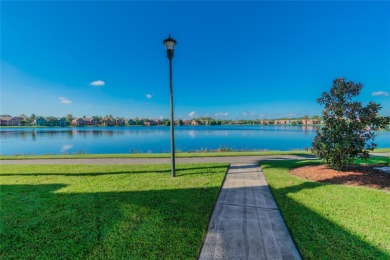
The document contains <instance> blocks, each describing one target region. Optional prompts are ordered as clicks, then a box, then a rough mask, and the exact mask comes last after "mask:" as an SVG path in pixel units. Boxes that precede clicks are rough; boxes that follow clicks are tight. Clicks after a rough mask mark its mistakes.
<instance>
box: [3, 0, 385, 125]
mask: <svg viewBox="0 0 390 260" xmlns="http://www.w3.org/2000/svg"><path fill="white" fill-rule="evenodd" d="M389 13H390V2H333V1H332V2H263V1H260V2H231V1H230V2H122V1H118V2H102V1H99V2H90V1H81V2H77V1H68V2H48V1H42V2H11V1H2V3H1V106H0V113H1V114H11V115H19V114H22V113H24V114H27V115H30V114H31V113H35V114H36V115H44V116H49V115H53V116H63V115H66V114H68V113H71V114H73V115H74V116H83V115H86V116H87V117H89V116H92V115H101V116H104V115H108V114H112V115H114V116H120V117H136V116H138V117H150V118H159V117H165V118H168V117H169V74H168V59H167V57H166V52H165V47H164V46H163V44H162V41H163V40H164V39H165V38H166V37H167V36H168V34H169V33H171V35H172V37H173V38H175V39H176V40H177V46H176V49H175V57H174V59H173V77H174V98H175V117H176V118H178V117H180V118H182V119H188V118H191V117H196V116H205V115H209V116H211V117H214V118H219V119H227V118H232V119H235V118H246V119H257V118H280V117H285V116H287V117H294V116H303V115H306V114H307V115H309V116H312V115H316V114H317V115H318V114H320V113H321V106H320V105H318V104H317V103H316V101H315V100H316V98H318V97H319V96H320V95H321V93H322V92H323V91H326V90H329V88H330V87H331V84H332V80H333V79H335V78H337V77H346V78H347V79H349V80H353V81H356V82H362V83H363V84H364V88H363V91H362V93H361V96H360V100H361V101H363V102H368V101H375V102H378V103H381V104H382V107H383V109H382V114H386V115H390V96H389V92H390V48H389V46H390V18H389V15H388V14H389Z"/></svg>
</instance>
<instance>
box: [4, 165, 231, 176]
mask: <svg viewBox="0 0 390 260" xmlns="http://www.w3.org/2000/svg"><path fill="white" fill-rule="evenodd" d="M164 166H165V165H164ZM69 167H72V166H71V165H69ZM179 167H180V166H179ZM164 168H166V169H161V170H155V169H151V170H144V171H133V170H129V171H111V170H110V171H109V172H85V173H63V172H50V173H44V172H38V173H4V172H3V173H1V174H0V177H1V176H4V177H5V176H51V175H53V176H104V175H116V174H144V173H170V172H171V169H170V168H169V166H168V165H167V166H165V167H164ZM222 168H223V169H226V165H220V166H216V165H215V166H213V169H222ZM205 169H210V167H207V166H204V167H191V168H176V177H181V176H184V175H185V176H189V175H204V172H195V173H188V172H187V171H193V170H205Z"/></svg>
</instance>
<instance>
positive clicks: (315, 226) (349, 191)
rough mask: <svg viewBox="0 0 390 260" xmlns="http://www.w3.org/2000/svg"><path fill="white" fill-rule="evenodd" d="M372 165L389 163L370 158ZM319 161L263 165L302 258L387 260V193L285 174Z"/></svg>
mask: <svg viewBox="0 0 390 260" xmlns="http://www.w3.org/2000/svg"><path fill="white" fill-rule="evenodd" d="M369 162H370V163H383V162H387V163H389V158H386V157H382V158H374V159H371V160H370V161H369ZM318 163H319V161H313V160H311V161H296V160H295V161H272V162H271V161H268V162H264V163H261V167H262V169H263V171H264V174H265V176H266V178H267V181H268V183H269V185H270V187H271V191H272V193H273V195H274V197H275V199H276V201H277V204H278V206H279V209H280V210H281V212H282V215H283V218H284V220H285V222H286V224H287V226H288V229H289V230H290V233H291V234H292V236H293V239H294V241H295V242H296V244H297V246H298V248H299V250H300V252H301V254H302V256H303V257H304V258H307V259H373V258H376V259H390V192H387V191H382V190H375V189H370V188H364V187H352V186H346V185H332V184H324V183H316V182H311V181H308V180H304V179H301V178H298V177H295V176H293V175H290V174H289V173H288V170H289V169H291V168H294V167H298V166H303V165H307V164H318Z"/></svg>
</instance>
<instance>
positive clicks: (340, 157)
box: [311, 78, 390, 170]
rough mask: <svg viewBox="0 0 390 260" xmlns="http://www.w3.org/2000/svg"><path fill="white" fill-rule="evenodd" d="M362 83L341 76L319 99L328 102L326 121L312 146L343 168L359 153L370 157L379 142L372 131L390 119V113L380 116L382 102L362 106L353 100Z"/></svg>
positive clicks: (324, 114) (357, 94) (334, 165)
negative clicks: (389, 114)
mask: <svg viewBox="0 0 390 260" xmlns="http://www.w3.org/2000/svg"><path fill="white" fill-rule="evenodd" d="M362 87H363V85H362V84H361V83H354V82H353V81H346V80H345V79H344V78H338V79H335V80H334V81H333V86H332V87H331V89H330V91H329V93H327V92H324V93H323V94H322V96H321V97H320V98H318V99H317V102H318V103H319V104H321V105H325V109H324V110H323V112H322V115H323V121H324V125H323V126H322V128H321V129H319V130H318V131H317V136H316V137H315V138H314V141H313V143H312V145H313V148H312V149H311V150H312V152H313V153H314V154H315V155H317V156H318V157H320V158H321V159H322V160H323V161H324V162H325V163H327V164H329V166H330V167H331V168H333V169H336V170H341V169H342V168H343V167H344V166H345V165H347V164H351V163H353V160H354V159H355V158H356V157H357V158H361V159H364V160H367V159H368V158H369V156H370V155H369V151H372V150H373V149H374V148H375V147H376V146H377V145H376V144H375V143H374V137H375V133H374V132H373V131H376V130H379V129H381V128H384V127H386V126H387V125H388V124H389V123H390V117H388V116H387V117H385V116H379V114H378V112H379V110H380V109H381V106H380V105H379V104H376V103H374V102H369V103H368V105H367V106H363V105H362V104H361V102H357V101H354V100H353V99H354V98H355V97H357V96H359V94H360V91H361V89H362ZM370 140H371V142H369V141H370Z"/></svg>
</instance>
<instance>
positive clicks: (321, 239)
mask: <svg viewBox="0 0 390 260" xmlns="http://www.w3.org/2000/svg"><path fill="white" fill-rule="evenodd" d="M266 163H267V164H268V165H262V168H263V169H267V168H279V169H286V170H287V169H291V168H294V167H299V166H302V165H308V164H318V162H309V161H306V162H305V161H288V162H287V161H285V162H274V161H272V162H271V161H268V162H266ZM269 174H273V173H269ZM327 185H332V184H326V183H317V182H310V181H307V182H304V183H301V184H298V185H291V186H287V187H284V188H279V189H278V188H275V187H273V186H272V185H270V189H271V192H272V194H273V196H274V197H275V199H276V202H277V205H278V207H279V209H280V210H281V213H282V216H283V219H284V221H285V222H286V224H287V226H288V229H289V231H290V233H291V235H292V237H293V240H294V241H295V243H296V244H297V246H298V249H299V251H300V253H301V255H302V256H303V258H307V259H319V258H321V259H334V258H339V259H389V257H390V254H389V253H387V252H386V251H384V250H383V249H381V248H378V247H376V246H374V245H372V244H370V243H369V242H367V241H365V240H362V239H361V238H360V237H358V236H357V235H355V234H353V233H351V232H350V231H348V230H346V229H344V228H343V227H342V226H340V225H338V224H337V223H334V222H332V221H330V220H329V219H327V218H326V216H322V215H320V214H318V213H317V212H315V211H313V210H311V209H309V208H307V207H306V206H305V205H303V204H302V203H300V202H298V201H296V200H295V199H292V198H291V196H290V195H291V194H293V193H299V192H301V191H303V192H304V191H305V190H313V189H316V188H321V187H324V186H327ZM345 217H346V218H348V217H350V216H349V215H346V216H345ZM372 232H373V231H372Z"/></svg>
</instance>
